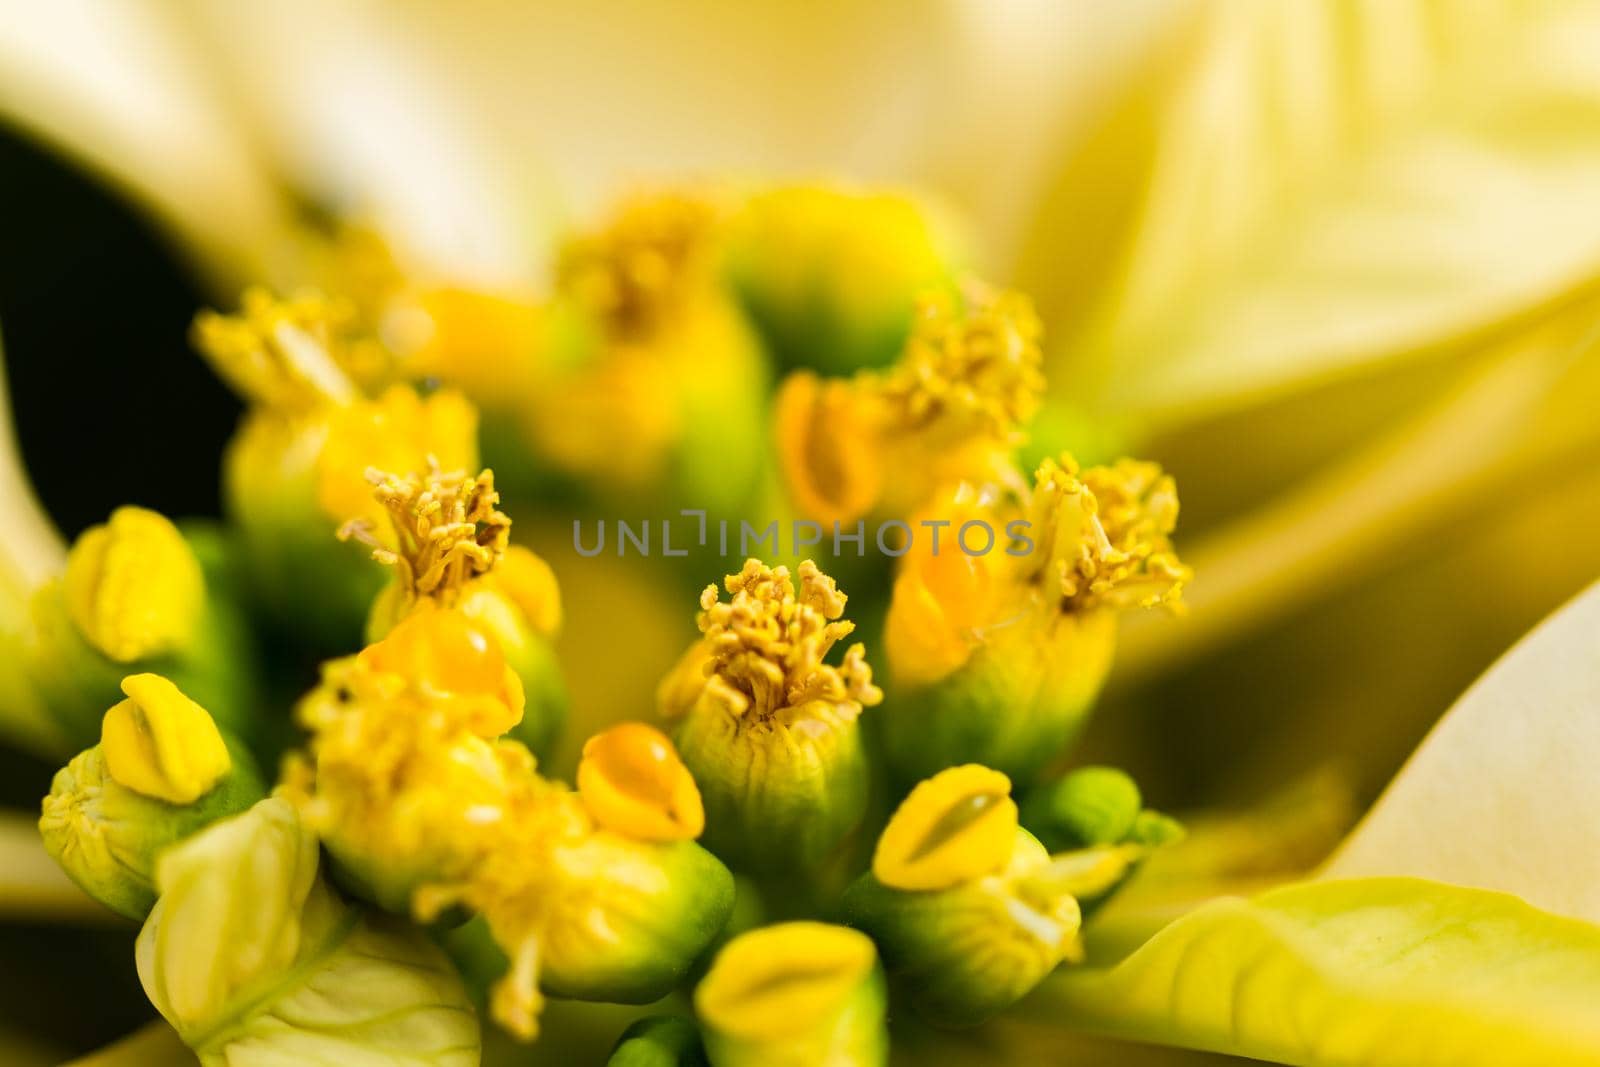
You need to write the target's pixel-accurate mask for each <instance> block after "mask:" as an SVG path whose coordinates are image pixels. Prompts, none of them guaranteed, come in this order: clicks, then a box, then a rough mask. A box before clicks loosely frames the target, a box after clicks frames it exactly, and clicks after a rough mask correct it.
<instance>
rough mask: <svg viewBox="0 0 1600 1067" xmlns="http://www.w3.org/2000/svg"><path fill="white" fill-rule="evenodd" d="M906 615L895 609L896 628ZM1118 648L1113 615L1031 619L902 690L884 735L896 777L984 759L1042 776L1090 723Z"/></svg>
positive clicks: (1022, 778)
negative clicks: (936, 674) (923, 682)
mask: <svg viewBox="0 0 1600 1067" xmlns="http://www.w3.org/2000/svg"><path fill="white" fill-rule="evenodd" d="M897 596H898V593H897ZM899 622H900V620H899V619H897V618H896V614H895V613H894V612H891V615H890V626H891V628H892V627H894V626H896V625H897V624H898V623H899ZM890 641H891V647H893V641H894V637H893V636H892V634H891V638H890ZM1115 647H1116V617H1115V616H1114V615H1112V614H1111V613H1109V612H1091V613H1088V614H1086V615H1082V616H1074V615H1063V616H1060V617H1057V618H1049V619H1046V620H1041V621H1040V623H1039V624H1038V625H1035V624H1034V620H1029V621H1028V622H1025V623H1022V624H1019V625H1017V626H1015V627H1013V628H1012V629H1011V630H1009V631H1007V630H1004V629H1002V630H1000V631H998V632H997V633H996V635H995V636H994V637H993V638H992V639H991V640H990V641H989V642H988V643H986V644H985V645H984V646H983V647H981V648H979V649H977V650H976V651H974V652H972V653H971V655H970V656H969V658H967V660H966V661H965V662H964V663H963V664H962V665H961V666H960V667H959V668H957V669H956V670H955V671H954V672H952V673H950V674H948V675H946V676H944V677H941V678H940V679H938V680H937V681H935V682H933V683H932V684H929V685H925V686H920V685H915V684H912V685H907V686H902V687H898V688H896V689H894V690H893V692H894V694H895V695H894V698H893V699H892V700H891V701H889V702H887V703H886V705H885V707H884V711H883V717H882V735H883V738H884V745H885V751H886V754H887V756H888V759H889V763H890V766H891V768H892V769H893V771H894V773H895V776H896V778H898V779H899V780H901V781H905V782H910V781H918V780H920V779H922V778H925V777H927V776H929V775H932V774H935V773H937V772H938V771H939V770H941V769H943V768H945V767H951V766H956V765H958V764H961V763H967V762H974V763H981V764H983V765H984V766H986V767H993V768H994V769H995V770H998V771H1002V772H1004V773H1005V774H1007V775H1010V776H1011V777H1012V778H1014V779H1016V780H1017V781H1018V782H1028V781H1031V780H1033V779H1034V778H1035V777H1037V776H1038V774H1039V773H1040V771H1042V770H1043V769H1044V767H1045V766H1046V765H1048V764H1049V763H1050V761H1052V760H1053V759H1055V758H1056V757H1057V756H1059V755H1060V754H1061V752H1062V751H1063V750H1064V749H1065V748H1066V747H1067V746H1068V745H1069V744H1070V743H1071V742H1072V740H1073V739H1074V738H1075V737H1077V735H1078V732H1079V731H1080V730H1081V729H1082V727H1083V724H1084V723H1085V721H1086V720H1087V719H1088V716H1089V712H1090V711H1091V710H1092V709H1093V706H1094V701H1095V698H1096V696H1098V695H1099V692H1100V687H1101V685H1102V684H1103V683H1104V681H1105V677H1106V675H1107V673H1109V671H1110V668H1111V660H1112V654H1113V652H1114V650H1115Z"/></svg>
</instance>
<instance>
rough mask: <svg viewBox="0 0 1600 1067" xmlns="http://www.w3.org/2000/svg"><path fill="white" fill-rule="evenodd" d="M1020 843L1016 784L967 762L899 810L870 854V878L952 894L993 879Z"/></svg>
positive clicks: (921, 788)
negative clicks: (955, 889)
mask: <svg viewBox="0 0 1600 1067" xmlns="http://www.w3.org/2000/svg"><path fill="white" fill-rule="evenodd" d="M1016 840H1017V805H1016V803H1015V802H1014V801H1012V799H1011V780H1010V779H1009V778H1007V777H1006V776H1005V775H1003V774H1001V773H1000V772H999V771H992V770H990V769H989V768H987V767H980V766H978V765H977V764H975V763H969V764H967V765H965V766H961V767H951V768H950V769H948V770H944V771H940V772H939V773H938V774H936V775H934V776H933V777H932V778H929V779H927V780H926V781H924V782H922V783H921V784H919V785H918V786H917V787H916V788H915V789H913V790H912V791H911V795H910V796H908V797H906V799H905V800H904V801H902V802H901V804H900V807H899V808H897V809H896V810H895V813H894V816H893V817H892V818H891V819H890V820H889V825H888V826H886V827H885V828H884V831H883V836H882V837H880V838H879V839H878V848H877V851H876V852H874V853H873V856H872V873H873V875H874V876H875V877H876V878H877V879H878V881H880V882H882V883H883V884H884V885H887V886H893V887H894V888H896V889H913V890H917V889H948V888H949V887H951V886H954V885H959V884H961V883H962V882H967V881H971V880H972V879H974V878H980V877H982V876H983V875H986V874H993V873H995V872H996V871H999V870H1001V869H1003V868H1004V867H1005V866H1006V864H1007V863H1008V862H1009V861H1010V858H1011V853H1012V850H1013V849H1014V848H1015V846H1016Z"/></svg>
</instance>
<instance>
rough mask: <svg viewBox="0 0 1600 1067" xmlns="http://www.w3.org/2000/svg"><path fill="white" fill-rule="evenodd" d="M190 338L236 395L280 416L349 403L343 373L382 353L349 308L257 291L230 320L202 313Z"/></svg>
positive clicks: (351, 390) (352, 395) (350, 392)
mask: <svg viewBox="0 0 1600 1067" xmlns="http://www.w3.org/2000/svg"><path fill="white" fill-rule="evenodd" d="M193 336H194V344H195V347H196V348H198V349H199V350H200V351H201V353H202V354H204V355H205V357H206V358H207V359H208V360H210V362H211V365H212V366H213V367H214V368H215V369H216V371H217V373H218V374H220V375H221V376H222V377H223V378H224V379H226V380H227V382H228V384H229V385H230V386H232V387H233V389H234V391H235V392H237V393H239V395H240V396H242V397H245V398H246V399H247V400H250V401H251V402H252V403H255V404H259V405H261V406H263V407H271V408H279V409H284V410H305V409H308V408H313V407H317V406H320V405H323V404H346V403H349V402H351V401H353V400H355V399H356V396H357V392H356V388H355V386H354V385H353V384H352V382H351V380H350V376H349V374H348V373H347V372H348V371H349V370H352V369H359V368H363V367H366V366H367V365H369V364H370V363H372V362H373V360H374V359H376V358H378V353H379V352H381V350H380V349H378V345H377V342H376V341H375V340H373V339H372V338H370V337H368V336H365V335H364V334H363V332H362V331H361V329H360V316H359V313H358V311H357V308H356V306H355V305H354V304H352V303H350V302H348V301H341V300H330V299H327V298H325V297H322V296H319V295H317V294H315V293H308V294H302V295H300V296H296V297H294V298H292V299H288V300H280V299H278V298H277V297H275V296H273V295H272V294H271V293H270V292H269V291H267V290H266V289H263V288H259V287H258V288H252V289H250V290H247V291H246V292H245V294H244V299H243V300H242V301H241V306H240V309H239V313H238V314H237V315H219V314H217V313H216V312H212V311H204V312H201V313H200V314H199V315H197V316H196V317H195V320H194V330H193Z"/></svg>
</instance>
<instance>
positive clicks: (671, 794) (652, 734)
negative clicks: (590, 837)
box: [578, 722, 706, 841]
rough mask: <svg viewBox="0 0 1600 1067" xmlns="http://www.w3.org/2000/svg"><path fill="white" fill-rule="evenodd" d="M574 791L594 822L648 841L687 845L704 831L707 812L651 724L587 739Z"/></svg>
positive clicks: (672, 752) (675, 756) (675, 755)
mask: <svg viewBox="0 0 1600 1067" xmlns="http://www.w3.org/2000/svg"><path fill="white" fill-rule="evenodd" d="M578 792H579V794H580V795H581V796H582V797H583V804H584V807H585V808H587V809H588V811H589V814H590V815H591V816H593V817H594V821H595V822H597V823H599V824H600V825H601V826H603V827H605V828H606V829H608V830H614V831H616V832H617V833H619V834H624V835H626V836H628V837H636V838H640V839H642V840H646V841H687V840H692V839H694V838H696V837H699V836H700V832H701V831H702V830H704V829H705V824H706V815H705V808H704V807H703V806H702V804H701V802H700V789H699V787H697V786H696V785H695V783H694V778H693V777H692V776H691V775H690V774H689V770H688V768H687V767H685V766H684V765H683V761H682V760H681V759H679V758H678V750H677V749H675V748H673V747H672V742H671V741H669V740H668V739H667V736H666V735H665V734H663V733H662V732H661V731H660V730H657V729H656V728H655V727H653V726H647V725H645V724H644V723H641V722H628V723H623V724H622V725H620V726H613V727H612V728H611V729H609V730H607V731H605V732H604V733H599V734H596V735H595V736H593V737H591V738H590V739H589V740H588V741H587V742H585V743H584V746H583V760H582V762H580V763H579V764H578Z"/></svg>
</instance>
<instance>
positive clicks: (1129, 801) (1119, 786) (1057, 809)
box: [1022, 767, 1143, 852]
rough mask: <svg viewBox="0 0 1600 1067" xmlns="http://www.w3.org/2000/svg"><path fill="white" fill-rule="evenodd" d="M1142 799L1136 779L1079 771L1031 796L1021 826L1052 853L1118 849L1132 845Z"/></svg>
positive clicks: (1110, 771)
mask: <svg viewBox="0 0 1600 1067" xmlns="http://www.w3.org/2000/svg"><path fill="white" fill-rule="evenodd" d="M1142 803H1143V801H1142V798H1141V797H1140V796H1139V787H1138V786H1137V785H1136V784H1134V781H1133V779H1132V778H1130V777H1128V775H1126V774H1124V773H1123V772H1122V771H1119V770H1117V769H1116V768H1114V767H1080V768H1079V769H1077V770H1075V771H1072V772H1071V773H1069V774H1067V775H1065V776H1063V777H1062V778H1060V779H1059V780H1057V781H1055V782H1052V783H1050V784H1048V785H1043V786H1039V787H1038V788H1036V789H1034V790H1032V791H1031V792H1029V793H1028V796H1027V798H1026V799H1025V801H1024V803H1023V805H1022V824H1023V825H1024V826H1026V827H1027V828H1028V829H1029V831H1031V832H1032V833H1033V835H1034V836H1035V837H1037V838H1038V839H1039V840H1040V841H1042V842H1043V843H1044V846H1045V847H1046V848H1048V849H1050V850H1051V851H1052V852H1061V851H1065V850H1067V849H1074V848H1087V847H1089V846H1091V845H1114V844H1117V843H1118V842H1120V841H1125V840H1127V839H1128V837H1129V835H1130V834H1131V833H1132V832H1133V828H1134V824H1135V822H1136V821H1137V820H1138V818H1139V812H1140V807H1141V804H1142Z"/></svg>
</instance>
